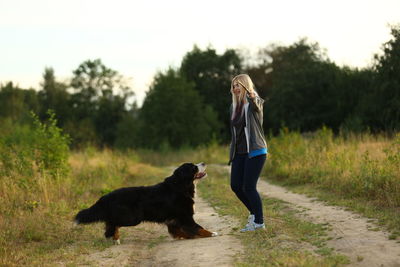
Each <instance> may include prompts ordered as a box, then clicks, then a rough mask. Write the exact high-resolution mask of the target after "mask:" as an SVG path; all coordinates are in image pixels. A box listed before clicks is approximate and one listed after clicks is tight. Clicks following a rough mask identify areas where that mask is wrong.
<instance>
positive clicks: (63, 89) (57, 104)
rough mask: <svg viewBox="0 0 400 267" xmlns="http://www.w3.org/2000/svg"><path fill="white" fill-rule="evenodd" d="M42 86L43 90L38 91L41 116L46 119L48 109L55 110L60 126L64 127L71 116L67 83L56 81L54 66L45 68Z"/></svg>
mask: <svg viewBox="0 0 400 267" xmlns="http://www.w3.org/2000/svg"><path fill="white" fill-rule="evenodd" d="M41 86H42V90H41V91H40V92H39V93H38V96H39V100H40V118H41V119H42V120H44V119H45V118H47V116H48V115H47V114H48V110H53V111H54V112H55V114H56V116H57V118H58V119H57V123H58V126H60V127H62V126H63V125H64V123H65V121H66V120H67V119H68V117H69V116H70V107H69V96H70V95H69V94H68V92H67V87H68V86H67V84H64V83H61V82H57V81H56V78H55V75H54V69H53V68H45V70H44V73H43V82H42V84H41Z"/></svg>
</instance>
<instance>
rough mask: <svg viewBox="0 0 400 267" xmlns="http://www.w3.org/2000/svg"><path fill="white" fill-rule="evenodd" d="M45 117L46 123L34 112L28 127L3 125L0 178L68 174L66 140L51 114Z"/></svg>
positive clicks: (1, 132)
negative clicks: (1, 176)
mask: <svg viewBox="0 0 400 267" xmlns="http://www.w3.org/2000/svg"><path fill="white" fill-rule="evenodd" d="M48 114H49V119H48V121H47V122H46V123H43V122H40V121H39V119H38V117H37V116H36V115H35V114H34V113H32V114H31V117H32V123H31V125H18V124H13V123H12V122H11V121H5V122H4V124H3V127H4V128H8V129H9V130H4V128H3V127H2V130H1V131H0V165H1V166H2V168H1V169H0V175H7V176H10V175H12V174H19V175H22V176H23V177H33V173H34V172H42V173H47V174H49V175H50V176H51V177H53V178H55V177H59V176H60V175H61V176H62V175H66V174H67V173H68V171H69V167H68V162H67V160H68V155H69V146H68V145H69V143H70V139H69V137H68V135H65V134H63V133H62V130H61V129H60V128H58V127H57V125H56V123H57V120H56V119H55V115H54V113H53V112H52V111H49V112H48Z"/></svg>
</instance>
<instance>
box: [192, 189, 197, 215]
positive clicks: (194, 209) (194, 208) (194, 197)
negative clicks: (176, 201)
mask: <svg viewBox="0 0 400 267" xmlns="http://www.w3.org/2000/svg"><path fill="white" fill-rule="evenodd" d="M193 184H194V195H193V213H195V211H196V207H195V206H196V205H195V203H196V201H195V199H196V186H197V183H196V182H195V183H193Z"/></svg>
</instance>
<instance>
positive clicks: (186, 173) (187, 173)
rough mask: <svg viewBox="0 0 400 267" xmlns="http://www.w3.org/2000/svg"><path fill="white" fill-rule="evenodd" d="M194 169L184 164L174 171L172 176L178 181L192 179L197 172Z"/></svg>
mask: <svg viewBox="0 0 400 267" xmlns="http://www.w3.org/2000/svg"><path fill="white" fill-rule="evenodd" d="M196 168H197V167H196V165H194V164H192V163H184V164H182V165H181V166H179V167H178V168H177V169H176V170H175V171H174V176H175V177H177V178H180V179H185V178H186V179H187V178H193V177H194V175H195V173H196V172H197V170H196ZM192 176H193V177H192Z"/></svg>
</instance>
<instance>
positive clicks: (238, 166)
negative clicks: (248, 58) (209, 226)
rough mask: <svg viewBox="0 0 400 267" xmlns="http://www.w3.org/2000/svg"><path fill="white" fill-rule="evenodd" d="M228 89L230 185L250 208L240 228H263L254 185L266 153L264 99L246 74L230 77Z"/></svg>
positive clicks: (244, 230) (260, 204) (258, 198)
mask: <svg viewBox="0 0 400 267" xmlns="http://www.w3.org/2000/svg"><path fill="white" fill-rule="evenodd" d="M231 93H232V105H231V113H230V114H231V117H230V118H231V127H230V128H231V132H232V142H231V147H230V159H229V164H232V167H231V188H232V191H233V192H235V194H236V196H237V197H238V198H239V199H240V201H242V203H243V204H244V205H245V206H246V208H247V209H248V210H249V212H250V215H249V217H248V223H247V224H246V226H245V227H244V228H243V229H241V230H240V231H241V232H247V231H254V230H256V229H264V228H265V225H264V219H263V209H262V202H261V198H260V195H259V194H258V192H257V189H256V185H257V181H258V178H259V176H260V173H261V170H262V168H263V166H264V163H265V160H266V156H267V143H266V141H265V137H264V131H263V127H262V123H263V103H264V100H263V99H262V98H260V97H259V96H258V94H257V93H256V91H255V90H254V86H253V82H252V81H251V79H250V77H249V75H247V74H240V75H238V76H236V77H234V78H233V79H232V84H231Z"/></svg>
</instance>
